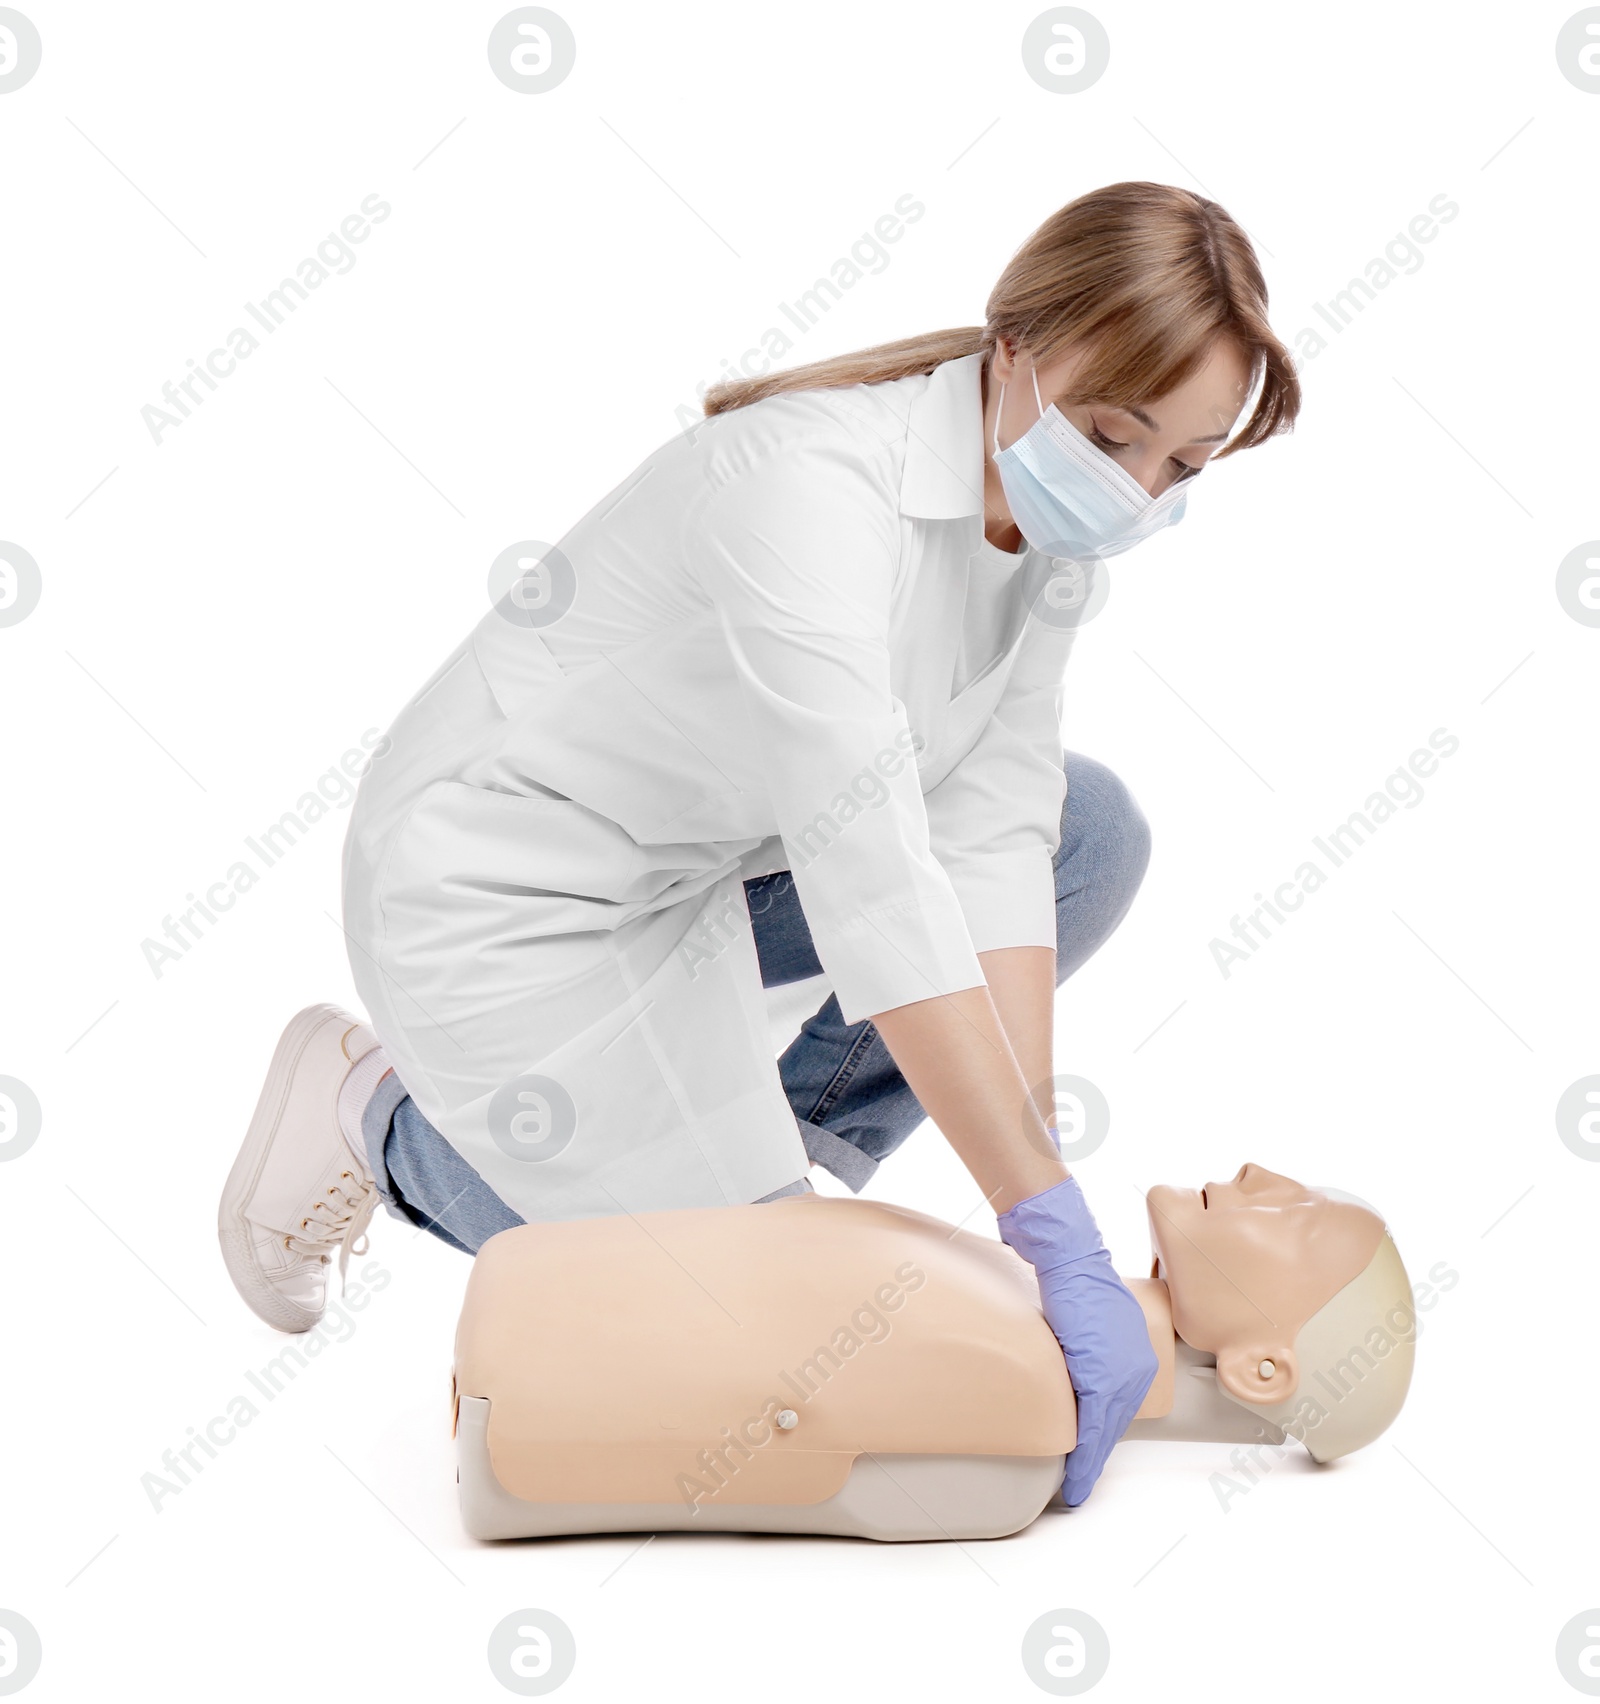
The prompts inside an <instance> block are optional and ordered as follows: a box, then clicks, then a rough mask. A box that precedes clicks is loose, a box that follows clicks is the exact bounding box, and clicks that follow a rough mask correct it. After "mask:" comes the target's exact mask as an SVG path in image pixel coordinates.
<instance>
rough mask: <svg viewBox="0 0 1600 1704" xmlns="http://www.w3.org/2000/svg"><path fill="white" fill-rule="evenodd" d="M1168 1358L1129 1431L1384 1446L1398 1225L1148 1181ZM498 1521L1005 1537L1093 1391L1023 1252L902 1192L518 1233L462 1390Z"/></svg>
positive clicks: (1153, 1293) (1150, 1300)
mask: <svg viewBox="0 0 1600 1704" xmlns="http://www.w3.org/2000/svg"><path fill="white" fill-rule="evenodd" d="M1146 1202H1147V1207H1148V1211H1149V1217H1150V1230H1151V1239H1152V1243H1153V1245H1154V1251H1155V1256H1154V1261H1153V1263H1152V1269H1151V1276H1150V1277H1149V1278H1138V1279H1132V1280H1130V1281H1129V1287H1130V1288H1131V1289H1132V1290H1133V1291H1134V1293H1135V1295H1136V1296H1137V1297H1138V1299H1139V1302H1140V1304H1141V1306H1142V1307H1143V1309H1144V1312H1145V1321H1146V1325H1147V1327H1148V1329H1149V1332H1150V1340H1151V1343H1152V1345H1153V1346H1154V1348H1155V1350H1156V1354H1157V1358H1158V1361H1159V1363H1160V1370H1159V1372H1158V1373H1157V1376H1156V1380H1155V1382H1154V1384H1153V1385H1152V1386H1151V1388H1150V1391H1149V1394H1148V1395H1147V1396H1146V1398H1145V1402H1144V1405H1143V1406H1142V1407H1141V1409H1140V1410H1139V1416H1138V1418H1136V1420H1135V1421H1134V1423H1133V1426H1132V1427H1131V1429H1130V1430H1129V1432H1128V1433H1127V1434H1126V1435H1127V1436H1128V1437H1130V1438H1137V1437H1144V1438H1176V1439H1199V1440H1208V1439H1214V1440H1217V1441H1219V1442H1236V1441H1251V1442H1266V1443H1281V1442H1282V1441H1283V1439H1284V1437H1285V1436H1286V1435H1288V1436H1292V1437H1295V1438H1297V1439H1299V1440H1300V1441H1301V1442H1302V1443H1303V1444H1304V1445H1305V1447H1306V1449H1307V1450H1308V1451H1309V1452H1310V1454H1311V1455H1312V1456H1313V1457H1314V1458H1315V1459H1316V1460H1318V1461H1329V1460H1332V1459H1333V1458H1334V1457H1336V1456H1340V1455H1345V1454H1348V1453H1349V1452H1350V1451H1351V1450H1355V1449H1359V1448H1360V1447H1361V1446H1362V1445H1363V1444H1365V1443H1369V1442H1371V1440H1372V1439H1373V1438H1375V1437H1377V1436H1378V1434H1379V1433H1380V1432H1382V1431H1383V1430H1384V1429H1385V1427H1387V1426H1388V1425H1389V1423H1390V1421H1392V1420H1393V1418H1394V1416H1395V1415H1396V1414H1397V1413H1398V1411H1399V1408H1400V1405H1401V1403H1402V1401H1403V1400H1404V1398H1405V1394H1406V1389H1407V1386H1408V1385H1409V1382H1410V1377H1411V1366H1412V1355H1413V1347H1414V1339H1415V1316H1414V1314H1413V1312H1412V1307H1413V1303H1412V1295H1411V1288H1410V1285H1409V1283H1408V1281H1407V1278H1406V1273H1405V1268H1404V1267H1403V1265H1402V1264H1401V1261H1400V1256H1399V1254H1398V1252H1397V1250H1396V1249H1395V1246H1394V1242H1393V1240H1392V1239H1391V1238H1390V1237H1389V1235H1388V1233H1387V1231H1386V1229H1385V1227H1384V1224H1383V1221H1382V1219H1381V1218H1380V1217H1379V1216H1378V1215H1377V1214H1376V1213H1374V1212H1373V1211H1372V1210H1371V1209H1370V1208H1368V1207H1366V1206H1365V1205H1363V1204H1361V1203H1358V1202H1356V1201H1355V1200H1354V1199H1353V1198H1349V1197H1340V1196H1339V1195H1338V1193H1337V1192H1335V1191H1328V1190H1315V1189H1307V1188H1306V1187H1305V1186H1303V1185H1301V1184H1298V1183H1296V1182H1294V1181H1293V1180H1292V1179H1289V1178H1284V1177H1279V1176H1278V1175H1277V1174H1275V1173H1272V1172H1268V1171H1266V1170H1265V1169H1264V1168H1262V1167H1260V1166H1255V1165H1248V1164H1247V1165H1245V1166H1243V1167H1241V1168H1240V1171H1239V1173H1238V1175H1237V1176H1236V1177H1235V1178H1234V1179H1233V1180H1232V1181H1231V1182H1229V1183H1226V1184H1216V1183H1211V1184H1207V1185H1206V1186H1205V1188H1204V1189H1202V1190H1184V1189H1174V1188H1170V1187H1168V1186H1166V1185H1158V1186H1157V1187H1156V1188H1154V1189H1152V1190H1151V1191H1150V1192H1149V1194H1148V1196H1147V1197H1146ZM453 1397H454V1402H455V1409H456V1431H457V1438H458V1448H459V1463H460V1466H459V1474H458V1477H459V1480H460V1488H461V1506H462V1516H463V1521H464V1523H465V1525H466V1527H467V1530H468V1531H469V1532H471V1533H472V1534H473V1535H474V1536H476V1537H479V1538H514V1537H531V1536H548V1535H554V1534H559V1533H580V1532H627V1531H645V1532H662V1531H671V1530H684V1531H694V1530H702V1531H721V1532H810V1533H832V1534H839V1535H848V1536H854V1537H863V1538H875V1539H898V1540H928V1539H939V1538H948V1539H967V1538H997V1537H1001V1536H1003V1535H1005V1534H1007V1533H1011V1532H1016V1531H1018V1530H1019V1529H1020V1528H1022V1527H1024V1526H1026V1525H1027V1524H1028V1523H1029V1522H1030V1521H1032V1520H1033V1519H1034V1518H1035V1517H1036V1516H1037V1515H1038V1514H1039V1513H1040V1512H1041V1511H1042V1510H1043V1509H1044V1508H1045V1507H1046V1505H1047V1504H1049V1503H1050V1502H1051V1501H1052V1500H1054V1499H1055V1498H1056V1496H1057V1493H1058V1490H1059V1487H1060V1483H1061V1477H1062V1470H1063V1460H1064V1457H1065V1455H1066V1453H1067V1452H1068V1451H1069V1450H1070V1449H1071V1448H1072V1446H1073V1443H1074V1441H1075V1413H1074V1404H1073V1397H1072V1388H1071V1385H1070V1383H1069V1381H1068V1378H1067V1372H1066V1366H1065V1363H1064V1361H1063V1359H1062V1355H1061V1350H1060V1346H1059V1345H1058V1343H1057V1342H1056V1339H1055V1336H1054V1335H1053V1333H1052V1332H1051V1330H1050V1328H1049V1326H1048V1325H1046V1324H1045V1321H1044V1318H1043V1316H1042V1314H1041V1313H1040V1311H1039V1299H1038V1286H1037V1280H1036V1279H1035V1277H1034V1274H1033V1272H1032V1270H1031V1268H1030V1267H1028V1266H1027V1265H1026V1264H1025V1263H1024V1262H1023V1261H1022V1260H1020V1259H1019V1258H1018V1257H1017V1256H1016V1255H1014V1254H1013V1253H1012V1251H1011V1250H1010V1249H1009V1248H1007V1247H1006V1246H1005V1245H1004V1244H1002V1243H999V1242H996V1241H993V1240H991V1239H989V1238H987V1237H981V1236H977V1235H974V1234H971V1233H969V1232H966V1231H963V1230H959V1229H957V1228H955V1227H952V1226H950V1225H947V1224H945V1223H943V1222H942V1221H940V1220H938V1219H933V1218H930V1217H929V1216H927V1215H926V1214H922V1213H916V1212H913V1211H911V1210H910V1209H908V1208H904V1207H895V1206H890V1205H888V1204H886V1203H883V1202H876V1201H860V1200H840V1199H837V1198H830V1197H823V1196H820V1195H814V1194H809V1195H796V1196H789V1197H785V1198H783V1199H780V1200H778V1201H773V1202H767V1203H762V1204H756V1205H753V1206H749V1207H719V1208H710V1209H691V1210H687V1211H681V1212H669V1213H650V1214H639V1215H628V1214H621V1215H618V1216H615V1217H608V1218H600V1219H584V1220H574V1221H567V1222H563V1223H557V1224H549V1225H522V1226H518V1227H516V1228H515V1229H512V1230H508V1231H502V1232H500V1233H499V1235H497V1236H494V1237H492V1238H490V1240H489V1241H488V1242H487V1243H485V1244H484V1246H483V1248H482V1249H481V1250H480V1252H479V1254H478V1258H477V1261H476V1263H475V1265H474V1267H473V1271H472V1274H471V1277H470V1279H469V1282H468V1286H467V1294H466V1299H465V1302H464V1305H463V1308H462V1314H461V1321H460V1325H459V1328H458V1331H457V1336H456V1358H455V1370H454V1379H453Z"/></svg>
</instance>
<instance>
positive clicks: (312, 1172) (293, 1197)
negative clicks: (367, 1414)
mask: <svg viewBox="0 0 1600 1704" xmlns="http://www.w3.org/2000/svg"><path fill="white" fill-rule="evenodd" d="M377 1045H378V1038H377V1036H375V1035H374V1034H373V1033H372V1031H371V1030H370V1029H368V1028H367V1026H366V1025H365V1024H364V1023H362V1022H361V1021H360V1019H358V1018H353V1017H351V1015H350V1014H349V1013H348V1012H344V1011H341V1010H340V1009H339V1008H338V1007H337V1006H307V1007H306V1009H305V1010H304V1011H303V1012H300V1013H297V1014H296V1016H295V1017H293V1018H292V1019H290V1021H289V1026H288V1028H287V1029H285V1030H284V1032H283V1034H282V1036H281V1037H280V1038H279V1040H278V1047H277V1051H276V1052H275V1053H274V1054H273V1055H272V1063H271V1065H269V1066H268V1067H267V1080H266V1083H265V1085H264V1086H263V1087H262V1090H261V1098H260V1099H259V1100H258V1101H257V1102H256V1110H255V1116H254V1117H253V1118H252V1119H251V1120H250V1128H249V1130H248V1131H247V1132H246V1133H245V1139H244V1146H243V1147H242V1148H240V1150H239V1157H238V1159H236V1160H235V1161H234V1163H233V1170H232V1171H231V1172H229V1173H228V1181H227V1183H226V1184H225V1185H224V1186H223V1190H222V1205H221V1207H220V1209H219V1211H218V1213H217V1235H218V1237H219V1239H220V1240H221V1243H222V1258H223V1260H224V1261H225V1262H226V1263H227V1267H228V1273H229V1276H230V1277H231V1278H232V1279H233V1282H234V1287H235V1288H236V1289H237V1290H238V1292H239V1294H240V1295H241V1296H243V1297H244V1299H245V1301H246V1302H247V1303H248V1304H249V1306H250V1307H251V1309H253V1310H254V1312H255V1313H256V1314H257V1315H259V1316H260V1318H262V1319H264V1320H265V1321H266V1322H267V1324H268V1325H273V1326H276V1327H277V1328H278V1330H279V1331H309V1330H310V1329H311V1328H312V1327H313V1326H314V1325H315V1324H316V1323H317V1322H318V1320H320V1319H321V1318H322V1315H323V1311H324V1309H325V1308H326V1307H327V1300H328V1267H329V1266H330V1264H331V1263H332V1255H333V1251H334V1250H335V1249H337V1250H338V1253H339V1273H340V1276H341V1277H342V1276H343V1275H344V1271H345V1267H346V1266H347V1264H348V1263H349V1259H350V1256H351V1255H352V1254H365V1253H366V1249H367V1244H366V1239H365V1235H364V1233H365V1231H366V1227H367V1222H368V1220H369V1219H371V1217H372V1212H373V1209H374V1208H375V1207H376V1206H377V1205H378V1201H379V1196H378V1191H377V1186H376V1185H375V1184H374V1183H373V1181H372V1174H371V1173H370V1172H369V1171H368V1169H367V1162H366V1159H365V1157H364V1156H363V1155H362V1154H360V1153H358V1152H357V1150H356V1147H355V1146H354V1145H352V1143H351V1142H348V1141H346V1139H345V1137H344V1135H343V1133H342V1131H341V1130H340V1127H339V1090H340V1088H341V1087H342V1086H343V1084H344V1080H345V1078H346V1077H347V1076H348V1075H349V1074H350V1071H351V1069H352V1067H353V1066H354V1065H355V1063H356V1062H357V1061H358V1060H359V1059H361V1058H363V1057H364V1056H365V1055H366V1054H368V1053H370V1052H371V1051H372V1050H373V1049H374V1048H375V1047H377ZM358 1238H359V1239H360V1241H359V1242H358V1240H357V1239H358Z"/></svg>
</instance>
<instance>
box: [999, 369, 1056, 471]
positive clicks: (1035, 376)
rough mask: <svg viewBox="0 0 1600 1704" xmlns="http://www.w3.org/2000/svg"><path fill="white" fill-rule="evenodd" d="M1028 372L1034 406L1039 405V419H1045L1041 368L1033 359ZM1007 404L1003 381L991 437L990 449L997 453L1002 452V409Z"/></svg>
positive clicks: (1031, 428)
mask: <svg viewBox="0 0 1600 1704" xmlns="http://www.w3.org/2000/svg"><path fill="white" fill-rule="evenodd" d="M1028 373H1029V376H1030V377H1031V378H1032V380H1033V401H1034V406H1035V407H1037V409H1038V410H1039V420H1043V419H1044V398H1043V397H1042V396H1040V395H1039V369H1038V368H1037V367H1036V366H1034V364H1033V362H1032V361H1030V362H1029V363H1028ZM1005 405H1006V387H1005V385H1004V383H1002V384H1001V386H1000V397H999V400H998V401H997V402H996V403H995V405H994V435H993V437H992V438H991V439H990V446H989V447H990V449H991V450H992V451H993V452H994V454H995V455H999V454H1000V411H1001V409H1003V408H1004V407H1005ZM1034 425H1035V426H1036V425H1038V421H1037V420H1036V421H1035V422H1034ZM1028 430H1029V431H1032V430H1033V427H1031V426H1030V427H1029V428H1028Z"/></svg>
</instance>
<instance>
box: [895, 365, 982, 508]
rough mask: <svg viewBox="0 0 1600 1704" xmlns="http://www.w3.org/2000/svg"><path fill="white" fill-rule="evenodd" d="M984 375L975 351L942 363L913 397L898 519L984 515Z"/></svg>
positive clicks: (909, 412)
mask: <svg viewBox="0 0 1600 1704" xmlns="http://www.w3.org/2000/svg"><path fill="white" fill-rule="evenodd" d="M982 376H983V352H982V350H978V351H976V352H975V353H973V354H971V355H961V356H958V357H957V358H956V359H955V360H954V361H941V362H940V364H939V365H938V366H937V367H935V368H934V369H933V371H932V372H931V373H929V374H927V375H926V382H925V383H924V384H923V386H922V388H921V389H920V390H919V391H917V392H916V393H915V394H914V395H913V397H912V399H911V404H910V407H909V409H908V411H907V415H906V460H905V467H904V469H903V470H902V472H901V476H900V513H901V514H902V515H915V516H919V517H921V518H923V519H925V520H934V521H947V520H956V519H958V518H959V517H961V516H963V515H979V516H981V515H982V513H983V387H982ZM921 377H922V375H918V378H921ZM900 382H901V383H905V384H911V383H915V382H916V381H915V380H902V381H900Z"/></svg>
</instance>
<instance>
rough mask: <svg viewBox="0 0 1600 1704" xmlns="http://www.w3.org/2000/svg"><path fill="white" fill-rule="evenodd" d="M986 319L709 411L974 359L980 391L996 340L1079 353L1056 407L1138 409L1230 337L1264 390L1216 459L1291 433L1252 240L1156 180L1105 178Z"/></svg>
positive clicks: (732, 387) (732, 386)
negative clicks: (979, 358) (978, 362)
mask: <svg viewBox="0 0 1600 1704" xmlns="http://www.w3.org/2000/svg"><path fill="white" fill-rule="evenodd" d="M985 313H986V315H987V319H986V322H985V323H984V324H983V325H981V326H957V327H955V328H953V329H951V330H947V331H932V332H928V333H926V334H925V335H923V336H920V337H903V338H901V339H899V340H898V341H897V342H894V343H879V344H876V345H874V346H873V347H872V348H870V349H859V350H857V351H855V352H854V353H853V354H849V355H835V356H832V357H830V358H829V359H827V360H824V361H813V362H810V363H808V364H807V365H806V366H803V367H794V368H791V369H790V370H789V371H787V372H781V373H768V374H763V375H761V376H760V377H758V378H752V379H725V380H723V381H722V383H720V384H717V385H713V386H712V387H711V388H710V389H709V390H708V391H707V392H706V396H705V402H704V407H705V412H706V413H707V414H708V415H712V414H724V413H726V412H727V411H728V410H729V409H734V408H743V407H744V406H745V405H746V404H747V403H752V402H758V401H760V400H761V398H762V397H767V396H775V395H777V394H778V393H779V392H781V391H793V390H829V389H834V388H837V387H840V386H844V385H872V384H879V383H882V382H883V381H885V380H888V379H903V378H907V377H909V376H910V375H911V374H913V373H930V372H932V371H933V369H934V368H935V367H937V366H939V365H940V364H941V363H943V362H945V361H954V360H957V359H959V358H960V357H961V356H963V355H974V354H977V353H979V352H982V353H983V355H984V357H985V359H984V369H983V370H984V379H985V384H986V385H987V379H988V372H989V363H990V359H991V358H992V356H993V353H994V349H995V345H996V344H997V343H998V342H999V341H1000V340H1001V339H1004V340H1005V341H1006V343H1007V344H1009V345H1010V346H1011V348H1012V349H1013V350H1016V349H1019V348H1022V349H1026V350H1027V351H1028V352H1029V353H1030V354H1031V355H1032V356H1033V357H1034V358H1035V359H1036V360H1037V361H1038V363H1039V364H1040V365H1041V366H1047V365H1049V363H1050V362H1051V361H1054V360H1056V359H1059V358H1060V357H1061V356H1062V355H1064V354H1065V353H1066V352H1067V351H1068V350H1069V349H1071V348H1075V347H1077V346H1080V345H1082V346H1084V347H1085V348H1086V350H1087V358H1086V360H1085V361H1084V363H1083V365H1082V367H1081V368H1080V369H1079V371H1078V373H1077V375H1076V377H1075V379H1074V383H1073V388H1072V390H1071V392H1070V393H1069V394H1068V395H1067V396H1066V397H1065V398H1062V399H1061V400H1063V401H1068V402H1074V403H1101V404H1104V405H1106V406H1116V407H1127V406H1129V405H1133V406H1139V405H1142V404H1144V403H1146V402H1150V401H1154V400H1155V399H1157V398H1159V397H1162V396H1165V395H1166V394H1167V393H1168V392H1169V391H1172V390H1174V389H1175V388H1176V387H1177V386H1179V385H1181V384H1183V383H1184V382H1185V380H1187V379H1188V378H1190V377H1191V376H1192V375H1193V374H1194V373H1195V372H1197V371H1198V370H1199V369H1200V368H1201V367H1202V366H1203V365H1204V364H1205V362H1206V360H1207V358H1208V356H1209V355H1210V353H1211V351H1212V349H1213V347H1214V346H1215V345H1216V343H1217V342H1218V341H1219V340H1227V341H1231V342H1232V343H1233V344H1234V346H1235V347H1236V348H1237V349H1238V350H1239V352H1240V354H1241V355H1242V356H1243V357H1244V359H1245V361H1246V362H1247V363H1248V366H1249V370H1250V382H1251V385H1252V387H1254V385H1255V384H1256V382H1257V380H1259V381H1260V385H1261V389H1260V393H1259V395H1258V397H1257V399H1256V405H1255V409H1254V411H1253V412H1252V413H1251V416H1250V418H1249V420H1248V421H1246V422H1245V424H1244V426H1243V427H1242V429H1241V430H1240V431H1239V432H1238V433H1237V434H1236V435H1235V436H1234V438H1233V439H1232V440H1231V441H1230V442H1229V443H1228V444H1226V445H1224V447H1223V448H1222V449H1220V450H1219V451H1218V452H1217V453H1216V455H1215V456H1213V457H1212V458H1211V459H1212V460H1213V461H1220V460H1221V459H1222V458H1223V457H1224V456H1228V455H1232V454H1233V453H1234V452H1235V451H1237V450H1246V449H1250V448H1251V447H1253V446H1254V445H1256V444H1259V443H1262V442H1263V441H1264V440H1266V439H1267V438H1270V437H1272V436H1273V435H1274V434H1275V433H1278V432H1287V431H1290V430H1291V429H1292V428H1293V425H1294V421H1295V417H1296V415H1297V414H1298V413H1299V410H1300V382H1299V380H1298V378H1296V376H1295V371H1294V365H1293V363H1292V361H1291V360H1290V357H1289V352H1288V350H1287V349H1286V348H1285V347H1284V345H1283V344H1282V343H1281V342H1280V341H1279V340H1278V338H1277V337H1276V336H1275V335H1274V334H1273V331H1272V328H1271V326H1270V325H1269V324H1268V323H1267V286H1266V281H1265V279H1264V278H1263V277H1262V274H1261V268H1260V265H1259V264H1258V263H1257V261H1256V256H1255V250H1254V248H1252V246H1251V244H1250V239H1249V238H1248V237H1247V236H1246V235H1245V234H1244V232H1243V231H1242V230H1241V229H1240V228H1239V226H1238V225H1237V224H1235V223H1234V221H1233V219H1232V218H1230V217H1229V215H1228V214H1227V212H1226V211H1224V209H1223V208H1221V207H1219V206H1218V205H1217V203H1216V202H1214V201H1208V200H1206V199H1205V197H1204V196H1200V195H1196V194H1194V193H1193V192H1192V191H1190V190H1187V189H1175V188H1173V187H1172V186H1171V185H1169V184H1162V183H1113V184H1108V185H1107V186H1106V187H1105V188H1104V189H1096V190H1091V191H1090V192H1089V193H1088V194H1087V195H1080V196H1079V197H1078V199H1077V200H1076V201H1070V202H1068V203H1067V205H1066V206H1065V207H1063V208H1062V209H1061V210H1060V211H1059V212H1057V213H1053V214H1052V215H1051V216H1050V217H1049V218H1048V219H1046V220H1045V222H1044V223H1043V224H1042V225H1041V226H1040V227H1039V228H1038V230H1036V231H1035V232H1034V233H1033V235H1032V236H1030V237H1029V238H1028V240H1027V241H1026V242H1025V243H1024V244H1023V245H1022V247H1021V248H1019V249H1018V250H1017V252H1016V253H1015V254H1014V255H1012V257H1011V259H1010V261H1009V262H1008V263H1007V265H1006V268H1005V271H1004V272H1002V273H1001V274H1000V278H999V281H998V282H997V283H996V285H995V287H994V289H993V290H992V291H991V292H990V294H989V300H988V303H987V306H986V308H985Z"/></svg>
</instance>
